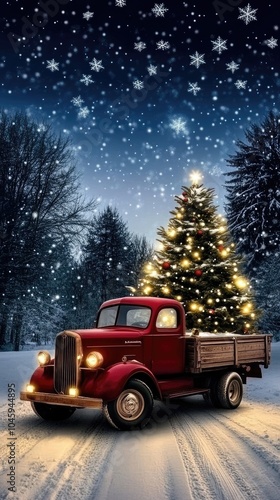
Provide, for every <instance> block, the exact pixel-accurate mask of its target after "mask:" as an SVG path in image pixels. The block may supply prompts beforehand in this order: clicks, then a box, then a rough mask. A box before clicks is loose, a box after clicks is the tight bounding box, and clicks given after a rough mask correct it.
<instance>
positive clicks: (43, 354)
mask: <svg viewBox="0 0 280 500" xmlns="http://www.w3.org/2000/svg"><path fill="white" fill-rule="evenodd" d="M50 360H51V355H50V353H49V352H48V351H40V352H39V353H38V362H39V365H40V366H45V365H48V364H49V362H50Z"/></svg>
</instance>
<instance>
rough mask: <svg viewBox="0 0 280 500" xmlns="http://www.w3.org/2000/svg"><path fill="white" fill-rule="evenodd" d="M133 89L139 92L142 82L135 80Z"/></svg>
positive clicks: (142, 85)
mask: <svg viewBox="0 0 280 500" xmlns="http://www.w3.org/2000/svg"><path fill="white" fill-rule="evenodd" d="M133 87H134V88H135V89H137V90H141V89H143V88H144V82H141V80H135V81H134V82H133Z"/></svg>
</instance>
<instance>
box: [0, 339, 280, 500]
mask: <svg viewBox="0 0 280 500" xmlns="http://www.w3.org/2000/svg"><path fill="white" fill-rule="evenodd" d="M32 364H34V352H20V353H0V366H1V369H0V373H1V391H0V395H1V405H0V416H1V441H0V455H1V472H0V498H1V499H6V498H13V499H19V500H25V499H27V500H33V499H34V500H35V499H36V500H43V499H44V500H45V499H46V500H49V499H50V500H56V499H61V500H64V499H67V500H72V499H76V498H80V499H83V500H87V499H94V500H130V499H133V500H140V499H141V500H143V499H147V500H149V499H155V498H156V499H157V500H188V499H192V500H201V499H203V500H212V499H213V500H236V499H238V500H243V499H249V498H250V500H263V499H266V500H274V499H275V500H276V499H277V500H278V499H279V489H280V383H279V380H280V379H279V375H280V344H279V345H278V344H275V345H273V361H272V365H271V367H270V368H269V369H268V370H264V378H263V379H262V380H257V379H256V380H253V379H252V380H251V379H249V382H248V386H247V387H246V388H245V396H244V400H243V402H242V404H241V406H240V407H239V408H238V409H237V410H235V411H231V410H228V411H226V410H217V409H213V408H211V407H209V406H207V404H206V403H205V402H204V400H203V399H202V398H201V397H192V398H185V399H182V400H180V402H176V404H173V405H171V406H167V407H165V406H164V405H160V404H156V406H155V411H154V416H153V419H152V421H151V423H150V424H149V426H148V427H147V428H145V429H143V430H142V431H134V432H131V433H127V432H118V431H115V430H114V429H112V428H111V427H110V426H109V425H108V424H107V423H106V421H105V419H104V418H103V416H102V414H101V412H100V411H91V410H79V411H76V412H75V413H74V415H73V416H72V417H71V418H70V419H69V420H67V421H65V422H60V423H50V422H44V421H42V420H40V419H39V418H38V417H36V416H35V415H34V414H33V412H32V410H31V408H30V406H29V404H28V403H24V402H22V401H19V400H18V398H17V399H16V406H15V410H16V429H15V437H16V440H15V457H16V469H15V473H16V487H17V491H16V493H12V492H9V490H8V487H9V483H7V478H9V476H7V474H8V473H9V470H10V465H9V464H8V458H9V450H10V448H9V447H8V446H7V444H8V442H9V441H8V437H9V436H8V432H7V423H8V422H7V421H8V419H7V384H8V383H15V384H16V388H17V391H19V390H20V389H21V388H22V385H23V383H24V382H25V381H26V380H27V378H28V376H29V374H30V371H31V366H32ZM13 367H16V369H15V368H13Z"/></svg>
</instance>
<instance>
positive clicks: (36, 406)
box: [31, 401, 76, 421]
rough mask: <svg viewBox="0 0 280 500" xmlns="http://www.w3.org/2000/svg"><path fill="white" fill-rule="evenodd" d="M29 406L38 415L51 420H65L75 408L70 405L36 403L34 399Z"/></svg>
mask: <svg viewBox="0 0 280 500" xmlns="http://www.w3.org/2000/svg"><path fill="white" fill-rule="evenodd" d="M31 406H32V409H33V411H34V413H36V415H38V417H41V418H43V419H44V420H52V421H59V420H66V419H67V418H69V417H71V415H73V413H74V411H75V410H76V408H73V407H72V406H62V405H49V404H46V403H36V402H35V401H32V403H31Z"/></svg>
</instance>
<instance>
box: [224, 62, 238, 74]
mask: <svg viewBox="0 0 280 500" xmlns="http://www.w3.org/2000/svg"><path fill="white" fill-rule="evenodd" d="M226 66H227V69H228V70H229V71H231V72H232V73H234V72H235V71H237V70H238V68H239V66H240V64H237V63H236V62H234V61H231V62H230V63H227V64H226Z"/></svg>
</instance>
